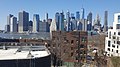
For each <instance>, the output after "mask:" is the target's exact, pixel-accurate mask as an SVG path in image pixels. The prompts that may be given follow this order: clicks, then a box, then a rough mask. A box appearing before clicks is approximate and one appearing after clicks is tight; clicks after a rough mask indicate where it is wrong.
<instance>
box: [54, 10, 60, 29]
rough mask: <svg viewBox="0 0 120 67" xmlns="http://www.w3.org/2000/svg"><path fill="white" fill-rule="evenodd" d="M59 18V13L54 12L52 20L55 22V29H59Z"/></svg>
mask: <svg viewBox="0 0 120 67" xmlns="http://www.w3.org/2000/svg"><path fill="white" fill-rule="evenodd" d="M59 20H60V14H59V13H58V12H57V13H56V14H55V20H54V21H53V22H56V27H57V30H59V22H60V21H59Z"/></svg>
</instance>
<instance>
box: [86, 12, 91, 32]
mask: <svg viewBox="0 0 120 67" xmlns="http://www.w3.org/2000/svg"><path fill="white" fill-rule="evenodd" d="M87 21H88V24H87V30H88V31H91V30H92V12H90V13H89V14H88V16H87Z"/></svg>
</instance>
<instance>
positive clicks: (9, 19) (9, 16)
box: [6, 14, 13, 32]
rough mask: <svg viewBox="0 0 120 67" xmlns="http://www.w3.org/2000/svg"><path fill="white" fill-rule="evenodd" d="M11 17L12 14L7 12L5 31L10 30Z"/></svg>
mask: <svg viewBox="0 0 120 67" xmlns="http://www.w3.org/2000/svg"><path fill="white" fill-rule="evenodd" d="M11 17H13V15H11V14H9V15H8V16H7V25H6V32H10V23H11Z"/></svg>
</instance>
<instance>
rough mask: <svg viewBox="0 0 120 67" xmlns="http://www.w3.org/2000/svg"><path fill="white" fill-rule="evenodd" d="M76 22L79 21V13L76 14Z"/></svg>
mask: <svg viewBox="0 0 120 67" xmlns="http://www.w3.org/2000/svg"><path fill="white" fill-rule="evenodd" d="M76 20H77V21H78V20H80V12H79V11H77V12H76Z"/></svg>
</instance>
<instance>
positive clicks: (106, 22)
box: [103, 11, 108, 32]
mask: <svg viewBox="0 0 120 67" xmlns="http://www.w3.org/2000/svg"><path fill="white" fill-rule="evenodd" d="M103 31H104V32H106V31H108V11H105V15H104V30H103Z"/></svg>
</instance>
